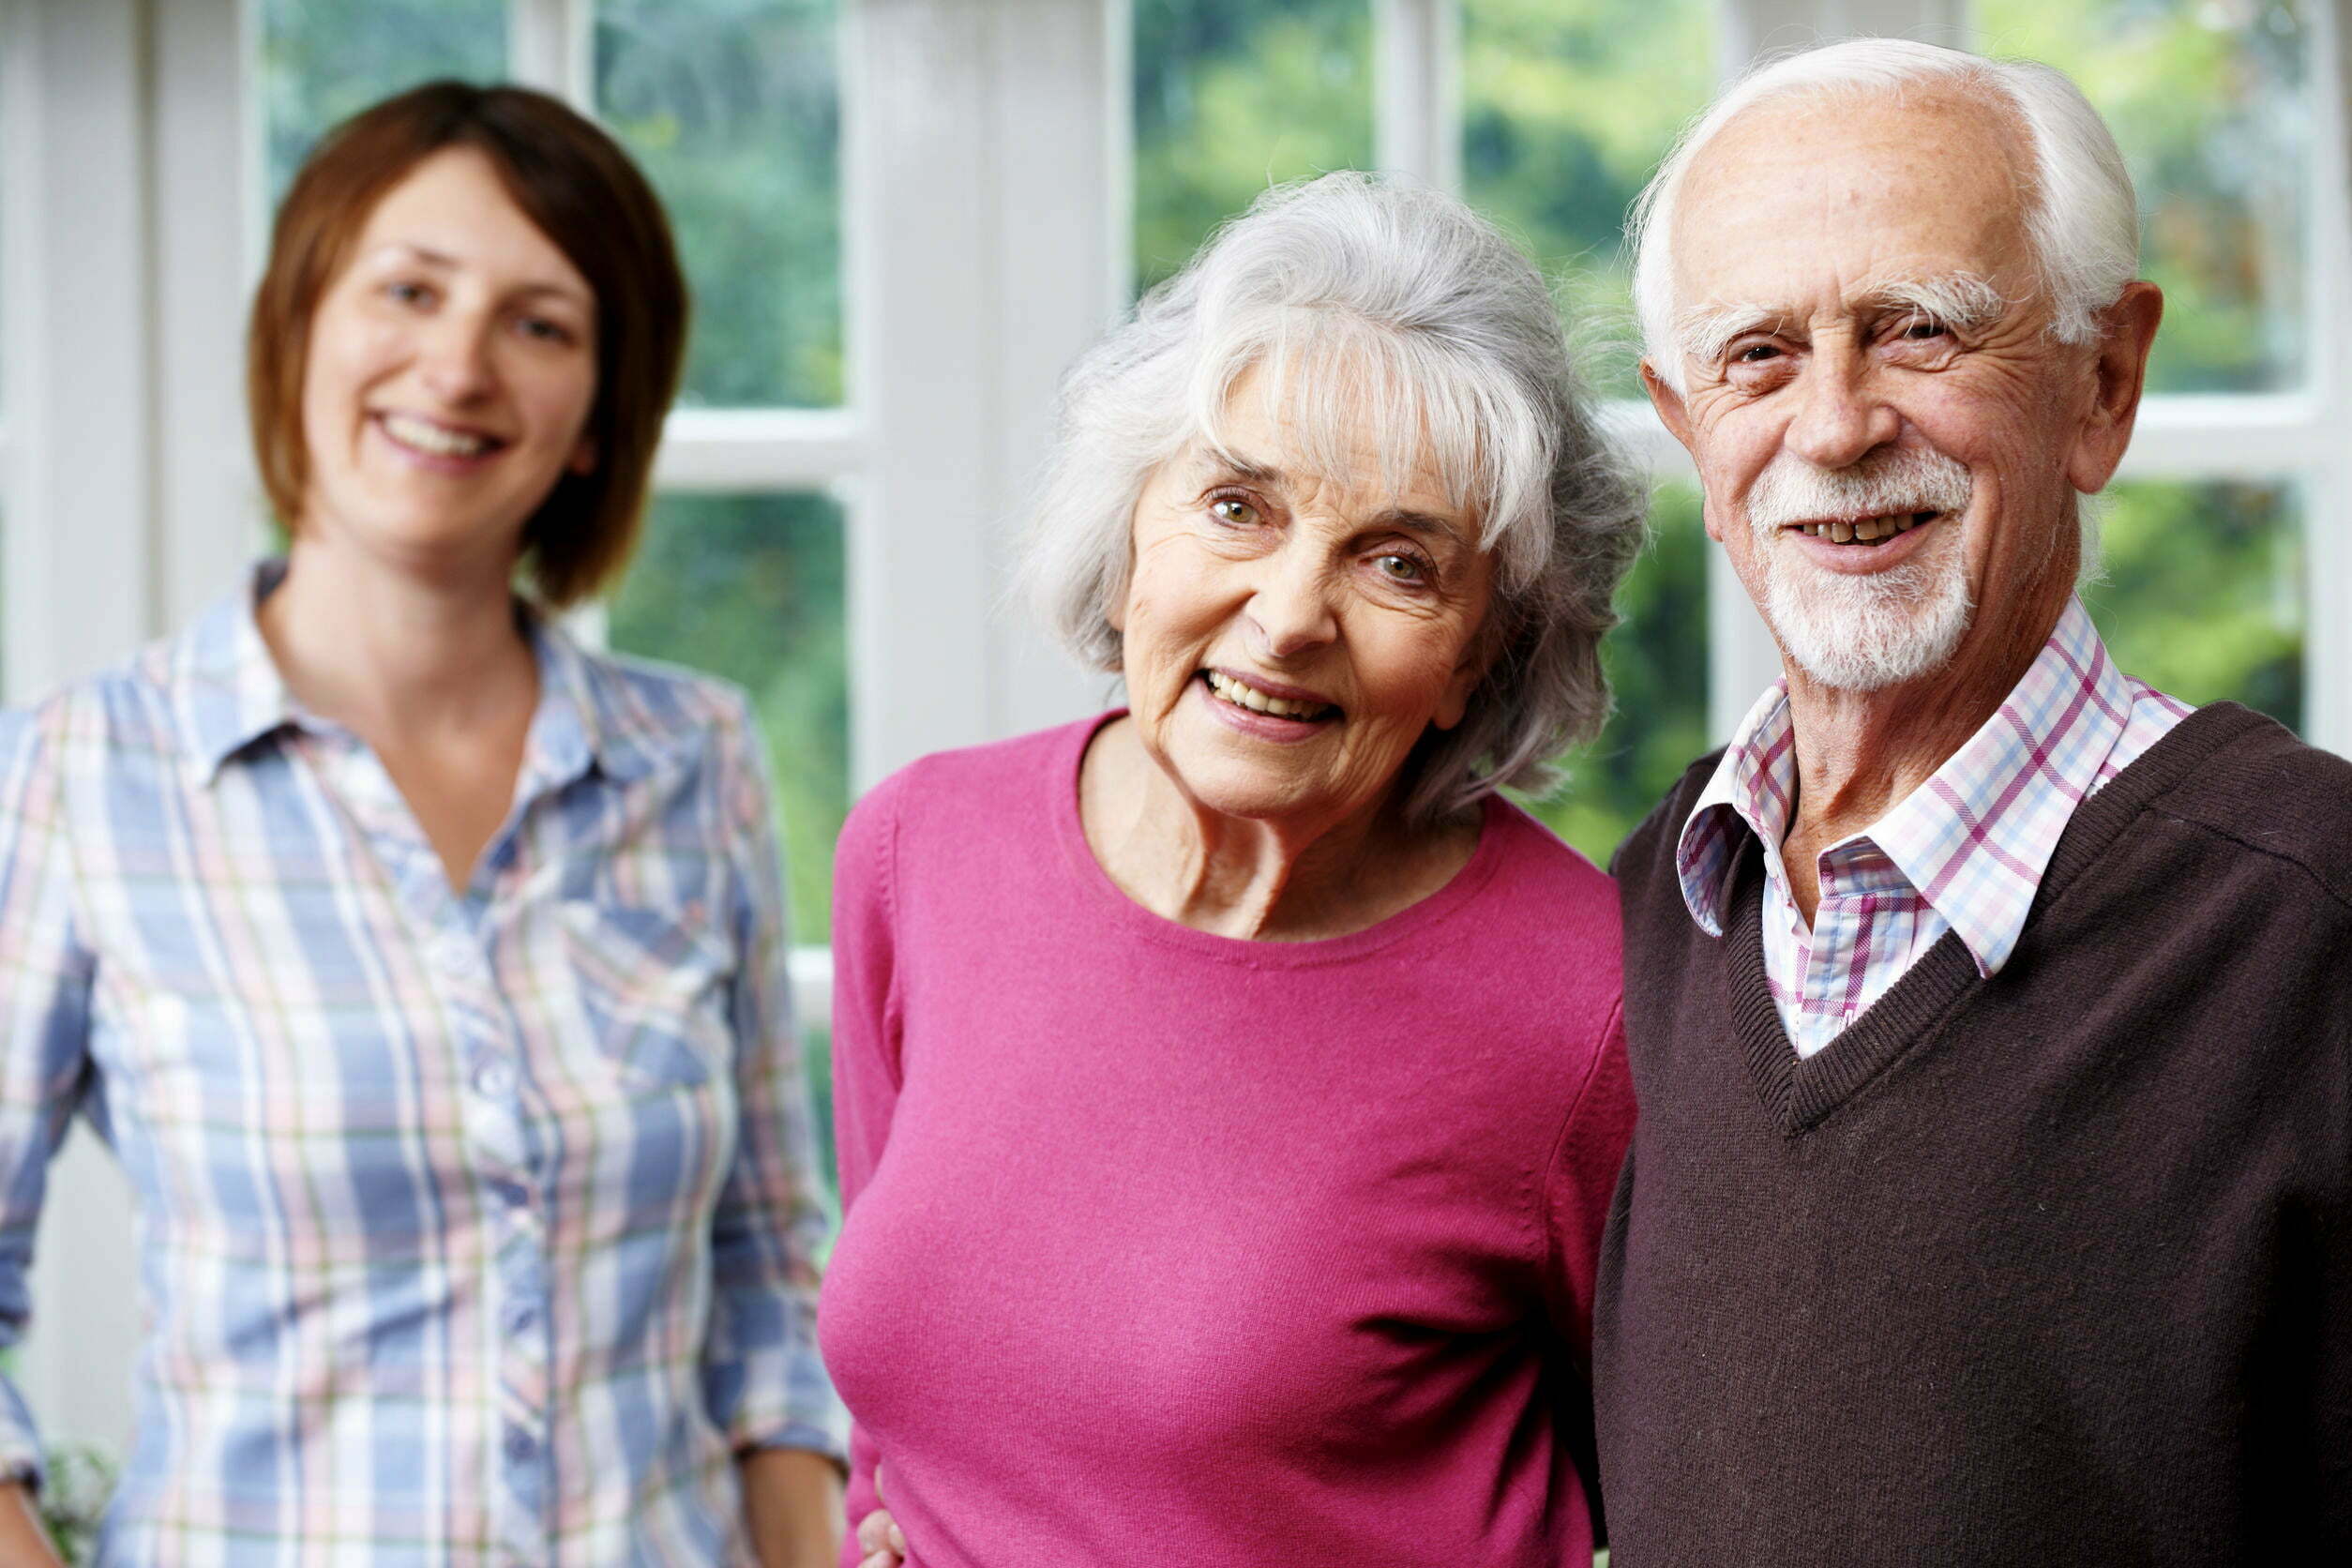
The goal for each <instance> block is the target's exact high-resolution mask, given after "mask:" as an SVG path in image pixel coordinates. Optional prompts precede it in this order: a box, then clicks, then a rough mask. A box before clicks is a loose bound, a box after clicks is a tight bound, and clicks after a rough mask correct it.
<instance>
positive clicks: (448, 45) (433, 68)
mask: <svg viewBox="0 0 2352 1568" xmlns="http://www.w3.org/2000/svg"><path fill="white" fill-rule="evenodd" d="M260 21H261V26H260V30H259V31H260V57H259V60H258V62H257V64H258V66H259V69H258V70H257V71H256V72H255V73H254V83H255V86H256V88H257V90H258V92H259V94H260V98H261V104H260V109H261V114H262V138H263V143H264V173H265V177H266V183H267V187H268V189H267V197H268V200H269V203H270V204H271V205H273V206H275V204H277V201H278V198H279V196H280V195H282V194H284V192H285V189H286V186H287V183H288V182H289V181H291V180H292V179H293V178H294V171H295V170H296V169H297V168H299V167H300V166H301V164H302V160H303V159H304V158H307V157H309V152H310V148H311V146H312V145H313V144H314V143H316V142H317V141H318V139H319V137H320V136H321V135H322V134H324V132H325V131H326V129H327V128H329V127H331V126H333V125H335V124H336V123H337V122H339V121H341V120H344V119H347V118H349V117H350V116H351V115H353V114H355V113H358V112H359V111H360V110H362V109H365V108H367V107H368V106H369V104H371V103H374V102H375V101H376V100H377V99H379V98H388V97H390V96H391V95H392V94H394V93H397V92H400V91H401V90H403V89H404V88H408V87H414V86H415V85H416V84H417V83H420V82H429V81H431V80H432V79H433V78H435V77H442V76H454V77H459V78H461V79H463V80H465V81H468V82H484V83H487V82H496V81H498V80H500V79H501V78H503V77H504V76H505V74H506V7H505V0H262V6H261V17H260Z"/></svg>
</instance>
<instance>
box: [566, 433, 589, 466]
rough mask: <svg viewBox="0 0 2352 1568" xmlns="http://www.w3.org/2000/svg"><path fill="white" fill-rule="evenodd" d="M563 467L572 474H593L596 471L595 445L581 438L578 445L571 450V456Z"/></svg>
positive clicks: (584, 437)
mask: <svg viewBox="0 0 2352 1568" xmlns="http://www.w3.org/2000/svg"><path fill="white" fill-rule="evenodd" d="M564 466H565V468H567V469H569V470H570V471H571V472H572V473H574V474H583V475H584V474H594V473H595V472H596V443H595V442H593V441H591V440H589V439H588V438H587V437H586V436H581V437H580V445H577V446H575V447H573V448H572V455H571V457H570V459H569V460H566V461H565V464H564Z"/></svg>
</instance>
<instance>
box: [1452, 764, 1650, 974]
mask: <svg viewBox="0 0 2352 1568" xmlns="http://www.w3.org/2000/svg"><path fill="white" fill-rule="evenodd" d="M1487 811H1488V816H1487V819H1486V831H1487V832H1488V833H1491V834H1494V835H1496V836H1498V837H1499V839H1500V843H1499V844H1498V846H1497V848H1498V851H1499V853H1498V856H1497V863H1498V868H1497V872H1496V876H1495V880H1494V882H1493V883H1492V885H1491V886H1490V887H1489V888H1488V889H1486V893H1485V896H1486V897H1487V898H1488V899H1490V900H1497V901H1500V902H1501V903H1502V904H1505V905H1507V906H1509V907H1511V908H1514V909H1520V910H1527V911H1530V912H1537V913H1538V914H1539V915H1540V917H1541V924H1542V927H1543V929H1544V931H1545V935H1546V936H1547V937H1548V938H1549V939H1550V940H1553V941H1562V940H1565V941H1567V942H1590V943H1591V944H1594V945H1597V946H1600V947H1606V949H1607V951H1608V952H1609V954H1611V955H1614V954H1615V953H1616V952H1617V950H1618V947H1619V938H1618V920H1617V884H1616V883H1615V882H1613V881H1612V880H1611V879H1610V877H1609V874H1608V873H1607V872H1606V871H1604V870H1602V869H1601V868H1600V867H1597V866H1595V865H1593V864H1592V862H1591V861H1590V860H1587V859H1586V858H1585V857H1584V856H1583V855H1582V854H1581V853H1579V852H1577V851H1576V850H1575V849H1573V848H1571V847H1570V846H1569V845H1568V843H1567V842H1566V841H1565V840H1563V839H1562V838H1561V837H1560V836H1559V835H1558V834H1556V833H1554V832H1553V831H1552V830H1551V829H1550V828H1548V827H1546V826H1545V825H1544V824H1543V823H1542V822H1538V821H1537V820H1536V819H1535V818H1534V817H1532V816H1530V815H1529V814H1528V813H1527V812H1526V811H1523V810H1521V809H1520V808H1519V807H1516V806H1514V805H1512V804H1511V803H1510V802H1508V801H1506V800H1503V799H1501V798H1500V797H1497V798H1496V799H1495V801H1494V803H1493V804H1492V805H1491V806H1490V807H1487ZM1490 913H1491V912H1490ZM1589 950H1590V949H1588V951H1589Z"/></svg>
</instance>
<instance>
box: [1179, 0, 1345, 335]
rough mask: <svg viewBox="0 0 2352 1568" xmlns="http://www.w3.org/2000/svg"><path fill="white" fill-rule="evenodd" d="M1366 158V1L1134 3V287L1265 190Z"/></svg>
mask: <svg viewBox="0 0 2352 1568" xmlns="http://www.w3.org/2000/svg"><path fill="white" fill-rule="evenodd" d="M1372 158H1373V149H1372V14H1371V7H1370V5H1369V3H1368V0H1135V265H1136V287H1137V290H1138V292H1140V291H1141V290H1144V289H1148V288H1150V287H1151V286H1152V285H1153V284H1154V283H1156V282H1158V281H1160V280H1161V279H1164V278H1166V277H1168V275H1169V274H1170V273H1172V272H1174V271H1175V270H1176V269H1177V268H1178V267H1181V266H1183V265H1184V262H1185V261H1186V259H1187V258H1189V257H1190V256H1191V255H1192V253H1193V251H1194V249H1196V248H1197V247H1199V244H1200V242H1201V241H1202V240H1203V239H1205V238H1207V237H1208V234H1209V231H1210V230H1212V229H1214V227H1216V225H1217V224H1218V223H1219V222H1220V221H1222V220H1223V219H1228V218H1230V217H1231V216H1233V215H1234V214H1235V213H1238V212H1240V211H1241V210H1242V209H1243V208H1244V207H1246V206H1247V205H1249V204H1250V200H1251V199H1252V198H1253V197H1255V196H1256V195H1257V194H1258V193H1259V191H1261V190H1263V189H1265V188H1267V187H1268V186H1269V185H1274V184H1279V183H1281V182H1283V181H1286V180H1296V179H1304V178H1306V177H1308V176H1309V175H1313V174H1319V173H1325V172H1327V171H1329V170H1333V169H1369V168H1370V167H1372Z"/></svg>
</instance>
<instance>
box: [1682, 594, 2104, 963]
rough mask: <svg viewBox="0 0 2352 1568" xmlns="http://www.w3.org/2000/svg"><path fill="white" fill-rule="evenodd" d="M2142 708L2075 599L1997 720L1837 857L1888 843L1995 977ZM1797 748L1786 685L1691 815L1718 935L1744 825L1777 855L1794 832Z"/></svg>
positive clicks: (1704, 923)
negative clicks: (2078, 813) (2079, 809)
mask: <svg viewBox="0 0 2352 1568" xmlns="http://www.w3.org/2000/svg"><path fill="white" fill-rule="evenodd" d="M2131 704H2132V694H2131V691H2130V688H2129V686H2127V684H2126V682H2125V681H2124V678H2123V675H2122V672H2121V671H2118V670H2117V668H2116V667H2115V663H2114V661H2113V660H2111V659H2110V658H2109V657H2108V656H2107V650H2106V646H2105V644H2104V643H2103V642H2102V641H2100V638H2099V632H2098V629H2097V627H2095V626H2093V625H2092V624H2091V619H2090V615H2089V612H2088V611H2085V610H2084V609H2083V607H2082V603H2081V601H2080V600H2074V599H2070V600H2069V601H2068V602H2067V606H2066V610H2065V611H2064V612H2063V613H2062V614H2061V615H2060V616H2059V617H2058V626H2057V627H2056V628H2055V629H2053V630H2052V632H2051V633H2050V636H2049V639H2048V641H2045V642H2043V646H2042V651H2041V652H2040V653H2039V654H2037V655H2036V656H2034V661H2033V663H2032V664H2031V665H2030V666H2028V669H2027V671H2026V673H2025V675H2024V676H2023V678H2021V679H2020V680H2019V681H2018V683H2017V685H2016V686H2014V687H2013V688H2012V689H2011V691H2010V693H2009V695H2008V696H2007V697H2006V698H2004V699H2003V700H2002V701H2001V704H2000V706H1999V707H1998V709H1996V710H1995V712H1994V714H1993V716H1992V717H1990V718H1988V719H1987V720H1985V722H1984V723H1983V726H1982V727H1980V728H1979V729H1978V730H1977V731H1976V733H1975V734H1973V735H1971V736H1970V737H1969V738H1968V741H1967V743H1966V744H1965V745H1963V746H1961V747H1960V749H1959V750H1958V751H1955V752H1954V753H1952V756H1951V757H1949V758H1947V759H1946V760H1945V761H1944V763H1943V765H1942V766H1941V767H1939V768H1937V770H1936V772H1935V773H1934V774H1932V775H1931V776H1929V777H1928V779H1927V781H1926V782H1925V783H1924V784H1922V785H1921V786H1920V788H1918V789H1917V790H1914V791H1913V792H1911V793H1910V794H1908V795H1907V796H1905V797H1904V798H1903V799H1902V800H1901V801H1898V802H1897V803H1896V804H1895V806H1894V807H1893V808H1892V809H1891V810H1890V811H1889V812H1888V813H1887V814H1886V815H1885V816H1884V817H1881V818H1880V819H1879V820H1878V821H1877V822H1874V823H1872V824H1871V825H1870V827H1869V828H1868V829H1866V830H1865V831H1864V832H1862V833H1861V834H1857V835H1855V836H1854V837H1851V838H1847V839H1846V840H1844V841H1843V842H1842V843H1840V844H1837V845H1832V847H1831V848H1830V849H1829V850H1828V851H1825V852H1824V855H1825V857H1827V856H1832V855H1835V854H1837V853H1838V852H1840V851H1842V850H1846V849H1847V847H1848V846H1854V845H1863V846H1865V847H1875V848H1876V850H1877V852H1879V853H1880V854H1883V855H1884V856H1885V857H1886V858H1887V859H1888V860H1889V861H1892V863H1893V865H1894V867H1895V868H1896V869H1897V870H1899V871H1900V872H1901V873H1902V875H1903V876H1904V878H1905V879H1906V880H1907V881H1908V882H1910V884H1911V885H1912V887H1914V888H1915V889H1917V890H1918V892H1919V893H1920V895H1921V896H1922V897H1924V898H1925V899H1926V900H1927V901H1928V902H1929V903H1930V904H1931V905H1933V906H1934V907H1935V910H1936V912H1937V914H1939V915H1940V916H1942V917H1943V919H1944V921H1945V923H1946V924H1948V925H1950V926H1951V927H1952V929H1953V930H1954V931H1957V932H1958V933H1959V935H1960V940H1961V941H1962V942H1965V943H1967V945H1968V951H1969V953H1970V955H1971V956H1972V957H1974V958H1975V959H1976V964H1977V968H1978V970H1979V972H1982V973H1983V974H1987V975H1990V974H1993V973H1995V972H1998V970H1999V969H2000V967H2001V965H2002V964H2003V963H2005V962H2007V960H2008V958H2009V956H2010V954H2011V953H2012V952H2013V951H2014V950H2015V948H2016V945H2017V940H2018V937H2019V936H2020V935H2021V934H2022V932H2023V931H2024V929H2025V924H2026V915H2027V913H2028V912H2029V911H2030V910H2031V908H2032V905H2033V897H2034V893H2035V891H2036V890H2037V889H2038V888H2039V887H2040V885H2041V882H2042V873H2043V870H2044V868H2046V867H2048V865H2049V860H2050V856H2051V854H2052V853H2053V852H2055V851H2056V850H2057V848H2058V838H2059V836H2060V835H2061V834H2062V833H2063V832H2064V831H2065V827H2066V823H2067V822H2068V821H2069V820H2070V819H2071V818H2072V817H2073V812H2074V807H2076V806H2077V805H2079V804H2080V803H2081V802H2082V799H2083V797H2084V796H2085V795H2087V794H2088V793H2089V792H2091V790H2092V789H2093V788H2094V787H2095V786H2096V783H2097V780H2098V777H2099V772H2100V767H2101V765H2102V764H2103V762H2105V761H2106V760H2107V757H2108V754H2109V753H2110V752H2112V751H2113V750H2114V749H2115V746H2116V742H2117V741H2118V738H2120V736H2121V735H2122V733H2123V728H2124V724H2125V722H2126V720H2127V718H2128V716H2129V714H2130V710H2131ZM1793 739H1794V735H1793V731H1792V729H1791V722H1790V716H1789V712H1788V695H1787V682H1786V681H1779V682H1775V683H1773V685H1772V688H1771V689H1770V690H1768V691H1766V692H1765V694H1764V696H1763V697H1762V698H1761V699H1759V700H1758V701H1757V702H1756V706H1755V707H1754V708H1752V709H1750V710H1749V713H1748V716H1747V717H1746V718H1745V719H1744V720H1742V721H1741V726H1740V729H1739V731H1737V733H1736V734H1735V735H1734V736H1733V739H1732V743H1731V745H1730V746H1729V747H1728V748H1727V749H1726V751H1725V753H1724V756H1723V760H1722V761H1720V762H1719V763H1717V764H1716V768H1715V772H1714V775H1713V776H1712V777H1711V778H1710V779H1709V780H1708V784H1707V788H1706V789H1705V790H1704V791H1703V792H1701V793H1700V795H1699V797H1698V800H1697V802H1696V804H1695V805H1694V806H1693V807H1692V808H1691V814H1690V816H1689V817H1687V818H1686V819H1684V822H1683V825H1682V833H1681V838H1680V839H1679V840H1678V841H1677V844H1676V857H1675V864H1676V870H1677V872H1678V874H1679V876H1680V879H1681V887H1682V901H1683V904H1684V906H1685V907H1686V908H1687V909H1688V910H1689V911H1690V913H1691V918H1692V919H1693V920H1695V921H1696V922H1697V924H1698V926H1699V927H1700V928H1701V929H1703V930H1705V931H1706V932H1707V933H1708V934H1709V935H1711V936H1721V935H1722V934H1723V918H1724V909H1725V906H1726V901H1727V898H1728V887H1729V881H1730V875H1731V871H1732V868H1733V867H1734V865H1735V864H1736V862H1737V860H1738V855H1739V852H1740V849H1741V842H1740V838H1739V829H1740V828H1741V826H1743V825H1744V826H1745V828H1746V829H1747V830H1748V831H1749V832H1751V833H1753V834H1755V835H1756V837H1757V838H1758V839H1759V840H1760V841H1761V842H1762V843H1763V844H1764V845H1766V846H1767V847H1768V849H1771V850H1774V851H1776V850H1777V848H1778V846H1779V844H1780V842H1781V840H1782V839H1783V838H1784V837H1787V831H1788V811H1789V805H1790V802H1791V801H1793V800H1794V799H1795V796H1796V782H1797V761H1796V752H1795V747H1794V745H1793V744H1792V743H1793ZM1774 871H1775V874H1777V866H1776V865H1775V867H1774Z"/></svg>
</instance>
